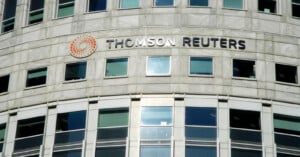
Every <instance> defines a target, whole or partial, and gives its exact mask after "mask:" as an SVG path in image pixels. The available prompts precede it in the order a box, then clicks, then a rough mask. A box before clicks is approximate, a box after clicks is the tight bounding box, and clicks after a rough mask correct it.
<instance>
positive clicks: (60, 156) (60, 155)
mask: <svg viewBox="0 0 300 157" xmlns="http://www.w3.org/2000/svg"><path fill="white" fill-rule="evenodd" d="M53 157H81V150H69V151H62V152H53Z"/></svg>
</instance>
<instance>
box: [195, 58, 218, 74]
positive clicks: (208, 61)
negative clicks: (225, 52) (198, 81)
mask: <svg viewBox="0 0 300 157" xmlns="http://www.w3.org/2000/svg"><path fill="white" fill-rule="evenodd" d="M212 69H213V68H212V58H203V57H190V74H191V75H212V74H213V70H212Z"/></svg>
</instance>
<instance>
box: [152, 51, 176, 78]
mask: <svg viewBox="0 0 300 157" xmlns="http://www.w3.org/2000/svg"><path fill="white" fill-rule="evenodd" d="M170 69H171V68H170V57H169V56H157V57H156V56H155V57H148V60H147V75H152V76H161V75H170Z"/></svg>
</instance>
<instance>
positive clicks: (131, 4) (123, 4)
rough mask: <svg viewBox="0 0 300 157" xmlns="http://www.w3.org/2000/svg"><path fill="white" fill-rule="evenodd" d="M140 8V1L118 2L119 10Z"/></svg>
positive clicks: (121, 0)
mask: <svg viewBox="0 0 300 157" xmlns="http://www.w3.org/2000/svg"><path fill="white" fill-rule="evenodd" d="M139 6H140V0H120V8H122V9H128V8H138V7H139Z"/></svg>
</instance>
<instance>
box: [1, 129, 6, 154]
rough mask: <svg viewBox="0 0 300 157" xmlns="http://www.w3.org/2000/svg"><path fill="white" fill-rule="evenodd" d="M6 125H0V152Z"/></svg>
mask: <svg viewBox="0 0 300 157" xmlns="http://www.w3.org/2000/svg"><path fill="white" fill-rule="evenodd" d="M5 129H6V124H1V125H0V152H2V150H3V144H4V138H5Z"/></svg>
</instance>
